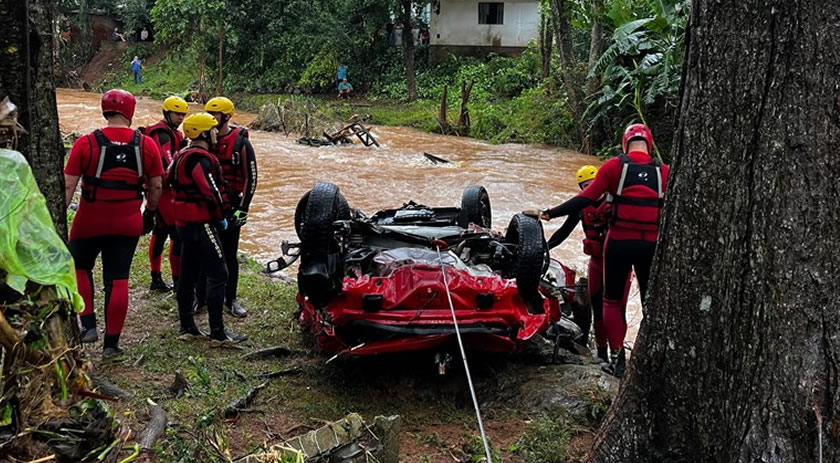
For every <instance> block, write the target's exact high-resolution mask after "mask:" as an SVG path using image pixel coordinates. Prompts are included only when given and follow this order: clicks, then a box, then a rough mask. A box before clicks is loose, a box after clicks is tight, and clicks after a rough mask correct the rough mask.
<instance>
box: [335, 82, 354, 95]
mask: <svg viewBox="0 0 840 463" xmlns="http://www.w3.org/2000/svg"><path fill="white" fill-rule="evenodd" d="M352 91H353V85H352V84H351V83H350V82H347V79H344V80H342V81H341V83H340V84H338V97H339V98H350V92H352Z"/></svg>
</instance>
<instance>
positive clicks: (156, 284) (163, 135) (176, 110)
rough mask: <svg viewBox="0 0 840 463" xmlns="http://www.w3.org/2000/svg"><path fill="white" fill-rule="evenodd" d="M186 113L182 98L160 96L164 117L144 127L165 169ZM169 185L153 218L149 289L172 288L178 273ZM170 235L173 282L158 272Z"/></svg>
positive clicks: (178, 247) (178, 143)
mask: <svg viewBox="0 0 840 463" xmlns="http://www.w3.org/2000/svg"><path fill="white" fill-rule="evenodd" d="M187 113H189V106H188V105H187V102H186V101H184V99H183V98H180V97H177V96H170V97H169V98H167V99H165V100H163V119H161V120H160V121H158V122H157V123H156V124H155V125H153V126H151V127H149V128H147V129H146V130H145V134H146V135H148V136H150V137H152V139H153V140H154V141H155V143H157V145H158V148H159V151H160V160H161V164H162V165H163V170H164V171H166V170H167V169H168V168H169V165H170V164H171V163H172V161H173V158H174V157H175V155H176V154H178V151H180V150H181V148H183V147H184V146H183V145H184V136H183V135H182V134H181V132H180V131H178V126H180V125H181V123H182V122H183V121H184V118H185V117H187ZM172 196H173V192H172V188H171V187H169V186H167V185H163V193H162V194H161V198H160V205H159V207H158V214H157V217H156V218H155V229H154V231H153V232H152V238H151V239H150V240H149V268H150V269H151V273H152V283H151V285H150V286H149V289H150V290H151V291H171V290H172V287H173V286H174V285H176V284H177V283H178V277H179V275H180V274H181V241H180V240H179V239H178V234H177V233H176V231H175V219H174V217H173V211H172ZM167 237H169V239H170V242H169V267H170V269H171V270H172V283H173V285H169V284H167V283H166V282H165V281H163V277H162V276H161V274H160V269H161V261H162V260H163V247H164V245H165V244H166V238H167Z"/></svg>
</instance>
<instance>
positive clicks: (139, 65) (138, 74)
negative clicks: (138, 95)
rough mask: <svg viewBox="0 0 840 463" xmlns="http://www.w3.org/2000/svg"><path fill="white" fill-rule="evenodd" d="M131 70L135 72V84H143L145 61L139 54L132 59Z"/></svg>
mask: <svg viewBox="0 0 840 463" xmlns="http://www.w3.org/2000/svg"><path fill="white" fill-rule="evenodd" d="M131 71H132V72H133V73H134V83H135V84H142V83H143V74H142V71H143V62H142V61H140V58H138V57H137V56H135V57H134V59H133V60H131Z"/></svg>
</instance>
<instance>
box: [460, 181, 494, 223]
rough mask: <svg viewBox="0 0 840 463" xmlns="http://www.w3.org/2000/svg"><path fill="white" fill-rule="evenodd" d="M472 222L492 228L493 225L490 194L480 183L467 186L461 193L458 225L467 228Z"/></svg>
mask: <svg viewBox="0 0 840 463" xmlns="http://www.w3.org/2000/svg"><path fill="white" fill-rule="evenodd" d="M471 223H474V224H476V225H478V226H479V227H482V228H490V227H491V226H492V225H493V213H492V209H491V207H490V195H489V194H487V190H486V189H484V187H483V186H480V185H473V186H470V187H467V189H466V190H464V193H463V194H462V195H461V213H460V214H459V216H458V225H459V226H460V227H461V228H467V227H468V226H469V225H470V224H471Z"/></svg>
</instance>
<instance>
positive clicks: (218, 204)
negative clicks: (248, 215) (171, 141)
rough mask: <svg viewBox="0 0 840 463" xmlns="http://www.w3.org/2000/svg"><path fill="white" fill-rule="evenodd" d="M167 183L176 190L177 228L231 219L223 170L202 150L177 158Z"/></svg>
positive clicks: (196, 149)
mask: <svg viewBox="0 0 840 463" xmlns="http://www.w3.org/2000/svg"><path fill="white" fill-rule="evenodd" d="M167 183H169V184H170V185H172V189H173V190H174V191H175V196H174V199H173V204H174V208H175V225H176V226H178V227H183V226H185V225H189V224H201V223H210V222H218V221H220V220H222V219H224V218H225V217H227V216H229V215H230V214H229V212H228V210H229V209H230V205H229V204H228V202H227V197H226V186H225V183H224V180H223V179H222V167H221V166H220V165H219V161H218V160H217V159H216V157H215V156H213V155H212V154H210V153H209V152H207V151H206V150H204V149H202V148H197V147H189V148H185V149H184V150H183V151H181V153H180V154H179V155H178V158H177V159H176V161H175V165H173V166H172V167H171V168H170V170H169V173H168V174H167Z"/></svg>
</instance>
